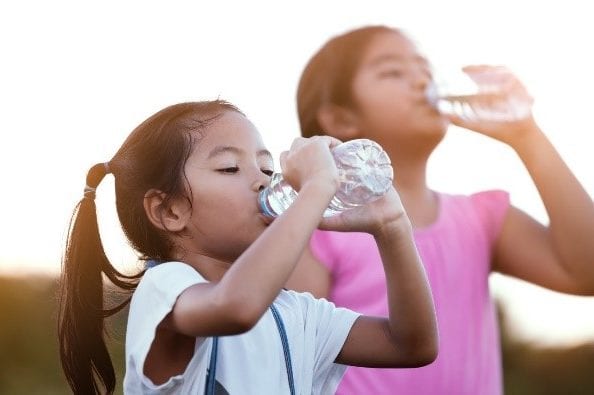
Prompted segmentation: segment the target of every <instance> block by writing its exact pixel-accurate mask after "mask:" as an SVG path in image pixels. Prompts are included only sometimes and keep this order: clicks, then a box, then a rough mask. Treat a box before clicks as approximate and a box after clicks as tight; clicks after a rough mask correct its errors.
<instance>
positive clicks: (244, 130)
mask: <svg viewBox="0 0 594 395" xmlns="http://www.w3.org/2000/svg"><path fill="white" fill-rule="evenodd" d="M221 146H223V147H236V148H238V149H241V150H244V151H252V150H261V149H263V148H264V142H263V140H262V136H261V135H260V132H258V130H257V129H256V127H255V126H254V124H252V123H251V122H250V121H249V120H248V119H247V118H246V117H245V116H244V115H243V114H240V113H237V112H232V111H230V112H227V113H225V114H223V115H222V116H221V117H219V118H218V119H216V120H215V121H214V122H212V124H210V125H209V126H208V127H207V128H206V129H205V130H203V131H201V133H200V135H199V137H198V139H197V141H196V145H195V149H194V151H195V152H196V153H198V154H199V155H200V156H203V155H207V154H208V153H209V152H211V151H212V150H213V149H215V148H216V147H221Z"/></svg>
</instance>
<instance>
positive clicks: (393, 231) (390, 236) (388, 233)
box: [372, 213, 413, 242]
mask: <svg viewBox="0 0 594 395" xmlns="http://www.w3.org/2000/svg"><path fill="white" fill-rule="evenodd" d="M412 233H413V228H412V223H411V222H410V219H409V218H408V216H407V215H406V214H404V213H403V214H402V215H400V216H399V217H398V218H396V219H394V220H391V221H390V222H388V223H384V224H381V225H380V226H378V227H377V228H376V229H375V230H374V231H373V233H372V234H373V237H374V238H375V239H376V240H377V241H378V242H379V241H380V240H394V238H395V237H402V236H405V235H412Z"/></svg>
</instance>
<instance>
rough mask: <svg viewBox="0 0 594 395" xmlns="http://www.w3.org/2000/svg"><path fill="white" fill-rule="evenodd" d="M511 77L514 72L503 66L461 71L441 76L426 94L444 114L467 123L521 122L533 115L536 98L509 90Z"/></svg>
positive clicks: (522, 92)
mask: <svg viewBox="0 0 594 395" xmlns="http://www.w3.org/2000/svg"><path fill="white" fill-rule="evenodd" d="M509 78H510V72H509V71H508V70H507V69H505V68H503V67H490V68H480V69H476V70H471V71H470V70H469V71H466V72H464V71H461V70H460V71H457V72H453V73H452V72H450V73H449V74H445V75H442V76H441V77H440V76H439V75H438V77H437V78H436V80H435V82H434V83H433V84H431V85H430V86H429V87H428V88H427V91H426V93H427V97H428V99H429V101H430V102H431V103H432V104H433V105H434V106H435V107H436V108H437V109H438V110H439V112H441V113H442V114H448V115H456V116H458V117H460V118H462V119H464V120H466V121H491V122H511V121H517V120H520V119H524V118H526V117H527V116H528V115H529V114H530V112H531V109H532V98H531V97H530V96H529V95H528V94H527V93H526V92H525V91H519V90H517V89H516V90H508V91H506V90H505V84H506V83H507V82H509Z"/></svg>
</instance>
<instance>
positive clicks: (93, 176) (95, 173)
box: [83, 162, 111, 200]
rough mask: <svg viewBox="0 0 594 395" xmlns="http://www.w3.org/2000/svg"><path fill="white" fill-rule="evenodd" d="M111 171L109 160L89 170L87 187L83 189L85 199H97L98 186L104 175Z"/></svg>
mask: <svg viewBox="0 0 594 395" xmlns="http://www.w3.org/2000/svg"><path fill="white" fill-rule="evenodd" d="M110 172H111V171H110V169H109V162H104V163H97V164H96V165H94V166H92V167H91V168H90V169H89V172H88V173H87V183H86V184H85V189H84V191H83V194H84V198H85V199H91V200H94V199H95V192H96V191H97V186H99V183H100V182H101V180H103V177H105V175H106V174H109V173H110Z"/></svg>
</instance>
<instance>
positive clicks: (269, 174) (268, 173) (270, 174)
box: [262, 169, 274, 177]
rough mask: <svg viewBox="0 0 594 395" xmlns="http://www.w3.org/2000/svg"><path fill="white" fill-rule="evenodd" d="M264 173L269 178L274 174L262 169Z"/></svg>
mask: <svg viewBox="0 0 594 395" xmlns="http://www.w3.org/2000/svg"><path fill="white" fill-rule="evenodd" d="M262 173H264V174H266V175H267V176H268V177H272V174H274V171H272V170H266V169H262Z"/></svg>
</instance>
